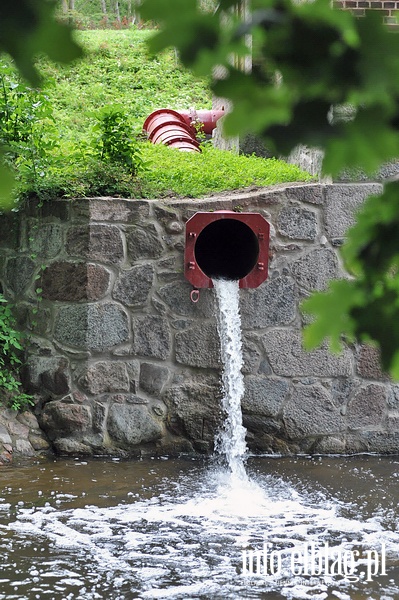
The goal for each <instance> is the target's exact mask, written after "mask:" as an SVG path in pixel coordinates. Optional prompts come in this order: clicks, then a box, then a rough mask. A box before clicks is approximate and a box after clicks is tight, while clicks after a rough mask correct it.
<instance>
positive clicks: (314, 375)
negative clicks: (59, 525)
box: [0, 184, 399, 456]
mask: <svg viewBox="0 0 399 600" xmlns="http://www.w3.org/2000/svg"><path fill="white" fill-rule="evenodd" d="M380 189H381V187H380V185H379V184H358V185H351V184H334V185H332V184H331V185H328V184H309V185H302V184H301V185H287V186H280V187H275V188H267V189H262V190H258V191H253V192H248V193H241V194H232V195H225V196H222V197H212V198H209V199H204V200H165V201H151V200H148V201H139V200H123V199H118V198H94V199H77V200H57V201H55V202H52V203H50V204H46V205H44V206H43V207H41V208H39V207H38V206H37V205H35V203H32V204H31V205H30V206H29V207H28V210H27V211H25V212H24V214H21V215H15V216H14V218H13V219H14V221H13V222H12V218H11V217H2V218H1V220H0V228H1V231H0V234H1V241H0V245H1V258H0V282H1V285H2V288H3V289H4V292H5V294H6V295H7V296H8V297H9V298H10V299H11V300H12V301H13V302H15V303H16V305H17V308H18V319H19V322H20V324H21V325H23V326H24V327H26V328H28V329H30V330H31V331H32V341H31V345H30V348H29V352H28V357H27V365H26V369H25V373H24V384H25V386H26V388H27V389H28V390H30V391H31V392H32V393H34V394H35V397H36V399H37V404H36V408H35V413H36V415H37V418H38V420H39V423H40V425H41V427H42V429H43V430H44V431H45V432H46V434H47V436H48V439H49V440H50V442H51V444H52V446H53V447H54V449H55V451H56V452H58V453H61V454H75V453H83V454H88V455H92V454H102V455H104V454H106V455H115V456H137V455H140V454H143V453H149V454H151V453H161V454H167V453H169V454H172V453H173V454H174V453H177V452H190V451H195V452H210V451H211V450H212V447H213V440H214V436H215V433H216V431H217V429H218V428H219V426H220V425H221V423H222V419H223V415H222V414H221V408H220V397H221V389H220V358H219V342H218V336H217V331H216V320H215V300H214V293H213V290H211V289H206V290H201V293H200V299H199V302H198V303H196V304H194V303H192V302H191V300H190V291H191V286H190V284H189V283H188V282H186V280H185V279H184V275H183V252H184V224H185V221H186V220H187V219H188V218H189V217H191V216H192V215H193V214H195V212H197V211H199V210H202V211H203V210H205V211H208V210H210V211H214V210H220V209H228V210H235V211H242V210H245V211H254V212H260V213H261V214H262V215H263V216H265V217H266V218H267V219H268V220H269V222H270V224H271V229H272V239H271V249H270V250H271V251H270V275H269V279H268V280H267V281H266V282H265V283H263V284H262V285H261V286H260V287H259V288H257V289H255V290H241V291H240V302H241V314H242V327H243V339H244V359H245V366H244V372H245V383H246V392H245V398H244V400H243V403H242V406H243V415H244V424H245V426H246V427H247V429H248V444H249V447H250V449H251V450H253V451H260V452H265V451H266V452H269V451H272V452H276V451H277V452H283V453H285V452H313V453H318V452H320V453H324V452H360V451H376V452H397V451H398V450H399V430H398V423H399V386H396V385H394V384H392V383H391V382H390V381H389V378H388V377H387V376H385V375H384V374H383V373H382V372H381V370H380V367H379V362H378V356H377V354H376V351H375V350H373V349H372V348H370V347H366V346H353V347H352V346H351V347H347V348H345V350H344V351H343V352H342V354H340V355H334V356H332V355H331V354H330V353H329V352H328V350H327V349H326V348H320V349H317V350H315V351H313V352H309V353H307V352H305V351H304V350H303V349H302V346H301V327H302V320H303V317H302V315H301V312H300V308H299V305H300V302H301V300H302V299H303V298H304V297H306V296H308V295H309V294H310V293H311V292H312V291H313V290H322V289H324V288H325V287H326V285H327V283H328V281H329V280H330V279H331V278H335V277H342V276H344V273H343V270H342V266H341V263H340V259H339V256H338V253H337V249H338V248H339V246H340V245H341V244H342V241H343V237H344V235H345V232H346V230H347V228H348V226H349V225H350V224H351V223H352V222H353V213H354V211H355V210H356V209H357V208H358V207H359V206H360V205H361V203H362V202H363V201H364V199H365V197H367V196H368V195H369V194H370V193H378V192H379V191H380Z"/></svg>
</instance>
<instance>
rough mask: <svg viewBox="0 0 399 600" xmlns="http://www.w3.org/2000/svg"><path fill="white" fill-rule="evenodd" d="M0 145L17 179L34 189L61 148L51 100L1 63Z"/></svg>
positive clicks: (5, 64)
mask: <svg viewBox="0 0 399 600" xmlns="http://www.w3.org/2000/svg"><path fill="white" fill-rule="evenodd" d="M0 145H1V146H2V147H3V149H4V152H5V155H6V161H7V163H8V165H9V166H11V167H12V168H13V169H15V171H16V173H17V178H18V179H19V180H21V181H23V182H24V185H25V186H27V187H29V188H30V189H31V190H32V191H35V190H36V188H37V187H40V185H39V182H40V179H41V178H42V177H43V176H44V172H45V170H46V168H48V166H49V163H50V162H51V160H52V158H51V154H52V153H54V152H55V151H56V150H57V149H58V142H57V134H56V130H55V125H54V117H53V112H52V106H51V102H50V100H49V98H48V96H47V95H45V94H44V93H42V92H40V91H38V90H34V89H32V88H30V87H29V86H27V85H26V84H25V83H24V81H22V79H21V78H20V77H19V76H18V75H17V74H16V72H15V70H14V69H13V67H12V66H11V65H10V64H9V63H7V62H6V61H2V62H0Z"/></svg>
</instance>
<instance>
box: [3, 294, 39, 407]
mask: <svg viewBox="0 0 399 600" xmlns="http://www.w3.org/2000/svg"><path fill="white" fill-rule="evenodd" d="M22 350H23V336H22V334H21V333H20V332H19V331H18V330H17V328H16V323H15V318H14V317H13V314H12V311H11V308H10V305H9V303H8V302H7V300H6V299H5V298H4V296H3V295H2V294H0V401H1V402H3V401H4V399H5V400H6V402H7V405H8V406H9V407H10V408H12V409H14V410H23V409H26V408H28V407H29V406H31V405H33V404H34V402H33V398H32V396H30V395H29V394H25V393H24V392H23V391H22V390H21V382H20V381H19V378H18V371H19V368H20V366H21V364H22V363H21V359H20V355H21V352H22Z"/></svg>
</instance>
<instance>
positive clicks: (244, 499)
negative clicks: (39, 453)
mask: <svg viewBox="0 0 399 600" xmlns="http://www.w3.org/2000/svg"><path fill="white" fill-rule="evenodd" d="M89 468H90V467H88V469H89ZM156 468H157V469H158V472H159V474H161V473H162V465H159V464H158V465H157V466H156ZM88 473H89V471H88ZM60 496H61V495H60V494H56V495H55V496H54V498H53V501H51V502H47V503H46V504H45V505H44V506H29V507H26V506H16V507H13V509H12V510H11V512H10V520H9V523H8V524H3V525H2V526H0V529H1V542H0V549H1V551H2V557H3V559H2V560H3V565H2V574H1V576H0V598H1V599H4V600H5V599H7V600H12V599H14V598H15V599H17V598H18V600H31V599H32V600H33V599H34V598H40V599H41V598H54V599H55V600H61V599H62V600H66V599H68V600H72V599H76V600H92V599H93V600H94V599H96V598H107V599H108V598H111V599H113V600H130V599H132V600H133V599H134V598H138V599H151V598H153V599H156V598H170V599H173V600H180V599H181V600H185V599H186V598H193V599H201V600H209V599H215V600H222V599H223V600H225V599H226V598H229V599H231V600H240V599H247V598H248V599H249V598H257V599H263V598H267V599H270V600H276V599H277V598H288V599H290V598H304V599H312V600H314V599H315V598H317V599H327V598H331V599H333V598H341V599H343V600H351V599H352V598H355V597H356V598H367V599H370V598H371V599H373V600H374V599H375V600H377V598H380V597H381V598H384V599H385V600H390V599H392V600H393V599H394V598H395V595H396V596H397V593H398V592H399V588H398V587H397V584H396V583H395V575H394V574H393V575H390V573H389V572H388V574H387V576H386V577H378V576H376V577H374V578H373V579H374V580H373V581H371V582H367V583H366V582H365V575H363V577H362V579H361V580H360V581H359V582H355V583H353V582H350V581H346V580H345V578H343V577H342V576H336V577H333V576H330V575H325V574H321V575H320V576H318V577H314V576H312V577H310V576H308V577H303V576H296V575H295V574H291V575H290V576H289V577H287V576H284V577H282V576H281V574H276V575H275V576H273V575H271V574H268V575H267V577H253V578H248V577H245V576H243V571H242V552H243V549H248V548H251V549H255V550H256V549H261V548H262V545H263V544H264V543H268V544H269V545H270V548H273V549H281V550H285V551H289V550H290V549H292V548H295V547H300V546H301V545H302V546H303V544H311V543H313V544H314V545H315V546H317V547H320V548H321V547H323V546H324V545H325V544H326V543H328V544H329V545H330V547H331V548H333V549H334V552H337V551H338V550H339V549H341V550H345V551H348V550H350V549H355V548H356V549H357V550H358V551H359V552H360V553H362V554H363V555H364V556H366V554H365V553H366V551H367V549H370V548H371V549H377V550H378V549H379V548H380V547H381V544H382V543H384V544H385V546H386V553H387V566H388V568H389V567H391V568H392V559H393V560H394V561H395V557H396V558H397V553H398V547H399V535H398V533H397V532H396V531H395V530H394V529H392V528H391V529H390V528H389V527H387V526H386V524H384V523H382V522H381V519H380V518H376V517H371V518H370V517H365V516H364V515H362V514H361V513H359V510H361V509H360V507H359V506H358V507H355V506H351V504H350V503H349V504H346V503H343V502H340V501H336V500H334V499H333V498H331V497H328V496H327V495H324V494H321V493H320V492H318V493H317V494H304V493H303V492H302V493H300V492H298V491H297V490H296V489H295V487H293V486H292V485H290V484H288V483H287V482H284V481H283V480H282V479H281V478H278V477H274V476H273V475H270V474H269V475H263V476H260V477H257V478H254V477H253V476H252V477H249V478H248V480H247V482H246V483H244V484H243V483H242V482H240V484H238V482H237V478H236V477H234V474H232V473H230V472H228V471H223V470H213V469H209V468H208V467H206V466H204V467H199V466H198V465H196V464H195V463H193V467H192V469H185V472H184V473H182V474H180V475H179V476H177V477H175V478H171V477H170V476H168V477H167V478H163V479H161V480H160V481H159V484H158V485H157V486H156V489H152V490H149V489H145V488H144V489H143V491H142V493H141V494H137V495H136V494H135V495H134V496H135V497H134V498H133V497H132V496H130V495H129V493H128V494H127V495H126V496H125V500H124V501H123V502H119V503H118V504H117V505H115V506H98V505H96V504H87V505H82V506H70V504H71V503H72V504H74V503H76V502H77V501H78V500H77V499H76V498H75V499H70V500H65V501H64V502H65V504H64V506H63V505H62V502H61V506H60V504H57V500H59V498H60ZM363 563H364V561H363ZM363 563H362V564H363ZM362 564H360V566H359V573H360V572H361V571H363V572H364V573H365V572H366V571H365V568H366V567H365V565H363V566H362ZM380 579H381V580H382V583H383V585H382V584H380V581H379V580H380ZM362 590H363V591H364V592H366V591H367V594H366V595H364V596H362V595H356V594H355V592H356V593H358V592H359V593H361V592H362ZM382 592H383V593H382ZM353 594H355V595H353Z"/></svg>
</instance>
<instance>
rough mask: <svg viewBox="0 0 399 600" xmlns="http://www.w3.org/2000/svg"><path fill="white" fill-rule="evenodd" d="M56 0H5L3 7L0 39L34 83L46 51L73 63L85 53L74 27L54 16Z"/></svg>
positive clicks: (24, 74) (6, 50) (51, 55)
mask: <svg viewBox="0 0 399 600" xmlns="http://www.w3.org/2000/svg"><path fill="white" fill-rule="evenodd" d="M55 6H56V5H55V3H53V2H49V1H48V0H18V2H15V1H14V0H2V2H1V8H0V40H1V47H2V49H3V50H4V51H5V52H7V53H8V54H10V55H11V56H12V58H13V59H14V61H15V64H16V66H17V67H18V69H19V70H20V72H21V73H22V75H23V76H24V77H25V78H26V79H28V81H29V82H30V83H31V84H32V85H38V84H39V82H40V76H39V74H38V71H37V69H36V67H35V65H34V61H35V58H36V57H37V56H38V55H39V54H41V53H45V54H47V56H48V57H49V58H50V59H52V60H55V61H57V62H70V61H71V60H74V59H77V58H79V57H81V56H82V49H81V48H80V46H78V44H77V43H76V42H75V41H74V39H73V37H72V30H71V29H70V28H69V27H68V26H67V25H65V24H61V23H59V22H58V21H57V20H56V18H55V15H54V11H55Z"/></svg>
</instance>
